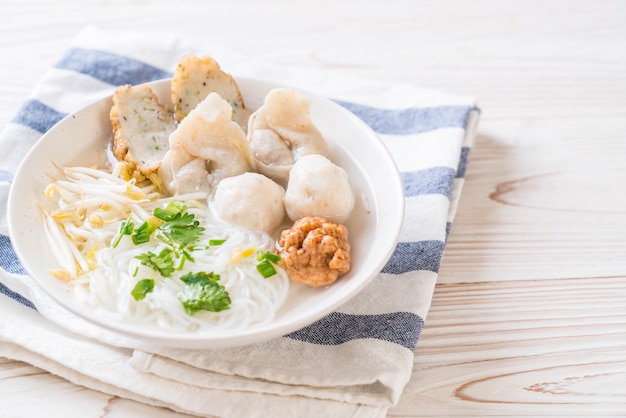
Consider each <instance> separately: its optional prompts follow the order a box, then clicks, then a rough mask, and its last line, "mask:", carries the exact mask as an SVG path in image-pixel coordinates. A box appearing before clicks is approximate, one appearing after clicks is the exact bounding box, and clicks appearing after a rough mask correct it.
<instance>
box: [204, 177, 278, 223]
mask: <svg viewBox="0 0 626 418" xmlns="http://www.w3.org/2000/svg"><path fill="white" fill-rule="evenodd" d="M284 195H285V189H283V188H282V187H281V186H279V185H278V184H277V183H275V182H274V181H272V180H270V179H269V178H267V177H265V176H264V175H262V174H258V173H252V172H247V173H243V174H240V175H237V176H233V177H227V178H225V179H222V180H221V181H220V182H219V184H218V185H217V189H216V191H215V195H214V196H213V205H214V208H215V213H216V214H217V216H218V217H219V218H220V219H221V220H222V221H224V222H227V223H229V224H231V225H235V226H239V227H242V228H246V229H250V230H254V231H264V232H266V233H268V234H270V235H271V234H273V233H274V232H275V231H276V230H277V229H278V227H279V226H280V224H281V223H282V221H283V219H284V217H285V208H284V206H283V198H284Z"/></svg>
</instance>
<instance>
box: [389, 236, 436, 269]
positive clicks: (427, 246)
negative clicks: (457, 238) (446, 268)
mask: <svg viewBox="0 0 626 418" xmlns="http://www.w3.org/2000/svg"><path fill="white" fill-rule="evenodd" d="M444 245H445V244H444V242H443V241H437V240H428V241H416V242H399V243H398V245H397V246H396V249H395V250H394V251H393V253H392V254H391V258H389V261H387V264H386V265H385V267H383V269H382V272H383V273H390V274H402V273H408V272H409V271H416V270H427V271H432V272H433V273H438V272H439V265H440V264H441V256H442V255H443V249H444Z"/></svg>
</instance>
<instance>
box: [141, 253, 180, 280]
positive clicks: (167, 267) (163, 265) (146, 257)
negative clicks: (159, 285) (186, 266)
mask: <svg viewBox="0 0 626 418" xmlns="http://www.w3.org/2000/svg"><path fill="white" fill-rule="evenodd" d="M135 258H136V259H137V260H139V261H141V264H143V265H144V266H148V267H150V268H152V269H153V270H155V271H158V272H159V273H161V275H162V276H163V277H170V276H171V275H172V273H173V272H174V270H175V269H174V259H173V258H172V249H171V248H169V247H166V248H163V249H162V250H161V252H160V253H159V254H155V253H153V252H152V251H148V252H147V253H144V254H139V255H137V256H135Z"/></svg>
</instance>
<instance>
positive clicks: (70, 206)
mask: <svg viewBox="0 0 626 418" xmlns="http://www.w3.org/2000/svg"><path fill="white" fill-rule="evenodd" d="M123 172H124V170H122V169H120V168H119V166H116V167H114V168H113V171H112V172H105V171H103V170H98V169H93V168H87V167H69V168H68V167H64V168H61V174H62V176H61V178H59V179H58V180H56V181H54V182H53V183H52V184H51V185H49V186H48V187H47V188H46V196H48V197H50V198H52V199H54V200H55V201H56V204H57V207H56V208H55V209H54V210H53V211H50V212H46V211H44V224H45V231H46V239H47V240H48V242H49V244H50V248H51V249H52V254H53V256H54V257H55V258H56V260H57V262H58V264H59V266H57V267H60V269H61V270H64V271H66V272H67V275H66V278H69V281H68V286H69V289H70V291H71V292H73V294H74V296H75V297H76V298H77V300H79V301H80V302H81V303H84V304H85V305H89V306H91V307H93V308H96V309H98V310H99V311H102V312H103V313H105V314H106V315H110V316H111V317H114V318H117V319H119V320H124V321H125V322H134V323H146V324H156V325H158V326H159V327H162V328H164V329H167V330H171V331H190V330H209V329H234V328H243V327H249V326H251V325H256V324H262V323H265V322H268V321H270V320H271V319H272V318H273V317H274V315H275V313H276V311H277V310H278V308H279V307H280V306H281V305H282V303H283V302H284V300H285V297H286V295H287V290H288V286H289V280H288V277H287V275H286V273H285V272H284V270H283V269H282V268H280V267H279V266H276V270H277V274H276V275H274V276H272V277H270V278H267V279H264V278H263V277H262V276H261V275H260V273H259V272H258V271H257V270H256V264H257V263H258V261H257V259H256V254H257V252H258V251H261V252H266V251H272V250H273V249H274V248H275V243H274V240H273V239H272V238H270V237H269V236H268V235H266V234H264V233H262V232H254V231H248V230H245V229H242V228H238V227H234V226H231V225H228V224H224V223H221V222H219V221H217V220H216V218H215V217H214V216H213V215H212V213H211V210H210V208H209V207H208V204H207V195H206V193H190V194H187V195H179V196H173V197H172V196H170V197H162V196H160V194H159V193H158V191H157V190H156V187H155V186H154V185H152V184H150V183H149V182H145V183H148V184H147V185H146V184H141V185H138V184H135V180H134V179H132V180H129V181H125V180H124V179H122V178H120V177H119V176H121V175H122V173H123ZM172 200H177V201H180V202H182V203H184V204H185V205H186V206H187V212H188V213H192V214H193V215H194V216H195V219H196V220H198V221H199V222H200V225H201V226H202V227H204V228H205V231H204V233H203V235H202V236H201V238H200V240H199V241H198V244H197V245H195V246H194V247H193V248H192V250H191V251H190V252H191V254H192V256H193V262H192V261H189V260H187V261H185V263H184V265H183V266H182V268H181V269H180V270H177V271H175V272H174V273H173V274H172V276H171V277H163V276H161V275H159V274H158V273H156V272H155V271H154V270H152V269H151V268H149V267H147V266H145V265H143V264H141V262H140V260H138V259H137V258H136V256H137V255H140V254H145V253H147V252H148V251H151V252H153V253H155V254H156V253H159V252H160V251H161V249H162V248H164V246H165V244H164V243H163V242H161V241H160V240H158V239H155V238H154V237H153V238H152V239H151V240H150V241H149V242H147V243H144V244H139V245H135V244H134V243H133V242H132V240H131V238H130V237H129V236H123V237H122V238H121V239H120V240H119V243H118V245H117V246H116V247H115V248H114V247H113V245H112V243H113V242H114V241H115V240H116V239H117V237H118V233H119V231H120V225H121V224H122V223H123V222H125V221H126V220H127V219H130V220H132V221H133V222H134V224H135V225H136V226H139V225H141V224H142V223H143V222H144V221H146V220H147V219H149V218H150V217H151V216H152V212H153V210H154V209H155V208H157V207H161V208H164V207H166V206H167V204H168V203H169V202H171V201H172ZM215 239H216V240H225V241H224V243H223V244H221V245H219V246H208V245H206V243H208V241H209V240H215ZM51 270H54V268H53V266H51ZM56 271H59V270H56ZM200 271H201V272H206V273H216V274H219V275H220V280H219V284H221V285H222V286H224V287H225V288H226V290H227V291H228V293H229V296H230V299H231V306H230V308H229V309H228V310H224V311H221V312H208V311H202V312H199V313H196V314H194V315H189V314H188V313H187V312H185V309H184V307H183V305H182V303H181V302H180V300H179V299H178V294H179V292H181V291H182V290H183V289H184V288H185V286H186V284H185V283H184V282H183V281H181V280H180V276H181V275H183V274H185V273H189V272H200ZM144 278H152V279H154V281H155V286H154V290H153V291H152V292H150V293H148V294H147V296H146V297H145V298H144V299H142V300H139V301H136V300H135V299H134V298H133V296H132V295H131V291H132V289H133V288H134V286H135V284H136V283H137V282H138V281H139V280H141V279H144Z"/></svg>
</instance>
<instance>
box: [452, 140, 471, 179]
mask: <svg viewBox="0 0 626 418" xmlns="http://www.w3.org/2000/svg"><path fill="white" fill-rule="evenodd" d="M469 153H470V148H469V147H461V157H460V158H459V166H458V168H457V169H456V176H455V177H456V178H457V179H460V178H463V177H465V170H466V169H467V160H468V158H469Z"/></svg>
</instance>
